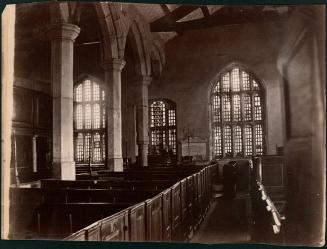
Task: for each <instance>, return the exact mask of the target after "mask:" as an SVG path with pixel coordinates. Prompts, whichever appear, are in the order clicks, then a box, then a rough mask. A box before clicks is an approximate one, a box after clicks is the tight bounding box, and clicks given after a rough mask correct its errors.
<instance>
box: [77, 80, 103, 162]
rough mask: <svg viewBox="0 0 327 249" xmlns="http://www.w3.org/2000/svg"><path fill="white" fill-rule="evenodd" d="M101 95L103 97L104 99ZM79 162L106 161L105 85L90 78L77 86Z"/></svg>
mask: <svg viewBox="0 0 327 249" xmlns="http://www.w3.org/2000/svg"><path fill="white" fill-rule="evenodd" d="M100 96H101V98H100ZM74 144H75V162H76V165H79V164H87V163H90V162H91V163H93V164H104V162H105V159H106V103H105V92H104V90H103V89H102V87H101V85H100V84H98V83H97V82H94V81H92V80H90V79H86V80H84V81H83V82H81V83H79V84H78V85H77V86H75V88H74Z"/></svg>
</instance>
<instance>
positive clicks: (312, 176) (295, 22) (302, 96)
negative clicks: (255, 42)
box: [278, 6, 326, 246]
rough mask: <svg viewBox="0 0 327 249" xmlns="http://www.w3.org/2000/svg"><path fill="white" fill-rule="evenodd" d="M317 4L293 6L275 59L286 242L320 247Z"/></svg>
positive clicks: (321, 67) (321, 78)
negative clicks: (281, 103) (282, 130)
mask: <svg viewBox="0 0 327 249" xmlns="http://www.w3.org/2000/svg"><path fill="white" fill-rule="evenodd" d="M324 14H325V9H324V8H323V7H321V6H315V7H312V6H311V7H298V8H297V9H296V10H295V11H294V12H293V14H292V16H291V17H290V19H289V22H288V23H287V25H286V27H285V32H284V34H283V42H282V44H283V46H282V49H281V52H280V55H279V58H278V65H279V70H280V71H281V72H282V74H283V91H284V92H285V114H284V116H285V124H286V141H285V164H286V167H287V175H288V193H289V195H288V204H287V223H286V224H287V229H286V231H287V240H288V241H287V242H288V243H291V244H302V245H310V246H322V245H324V239H325V230H324V229H325V227H324V226H325V148H324V147H325V113H326V112H325V102H324V100H325V96H324V93H325V61H324V55H325V50H324V47H325V45H324V41H325V37H324V34H325V28H324V23H325V20H324V16H325V15H324Z"/></svg>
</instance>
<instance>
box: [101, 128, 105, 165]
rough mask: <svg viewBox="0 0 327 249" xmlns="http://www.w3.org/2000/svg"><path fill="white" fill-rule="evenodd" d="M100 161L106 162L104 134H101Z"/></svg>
mask: <svg viewBox="0 0 327 249" xmlns="http://www.w3.org/2000/svg"><path fill="white" fill-rule="evenodd" d="M101 149H102V160H103V161H104V160H106V134H105V133H104V134H102V148H101Z"/></svg>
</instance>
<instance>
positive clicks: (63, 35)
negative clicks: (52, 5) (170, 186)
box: [46, 23, 80, 180]
mask: <svg viewBox="0 0 327 249" xmlns="http://www.w3.org/2000/svg"><path fill="white" fill-rule="evenodd" d="M46 31H47V33H46V34H47V38H48V39H50V40H51V84H52V98H53V176H54V177H55V178H58V179H62V180H75V178H76V177H75V162H74V146H73V52H74V41H75V39H76V37H77V36H78V34H79V32H80V28H79V27H77V26H76V25H73V24H70V23H58V24H52V25H50V26H49V27H48V28H47V30H46Z"/></svg>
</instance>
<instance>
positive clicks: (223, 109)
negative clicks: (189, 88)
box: [210, 66, 265, 158]
mask: <svg viewBox="0 0 327 249" xmlns="http://www.w3.org/2000/svg"><path fill="white" fill-rule="evenodd" d="M263 98H264V94H263V89H262V88H261V86H260V84H259V81H258V80H257V79H255V78H254V76H253V75H251V74H249V73H248V72H247V71H246V70H243V69H242V68H239V67H236V66H234V67H232V68H230V69H229V70H226V71H225V72H223V73H222V74H221V75H219V78H218V80H217V81H216V83H215V85H214V86H213V88H212V92H211V101H210V103H211V109H210V110H211V132H212V134H211V138H212V153H213V157H220V158H222V157H242V156H251V155H254V154H257V155H262V154H263V153H264V151H265V148H264V121H265V118H264V112H263V110H264V108H263Z"/></svg>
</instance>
